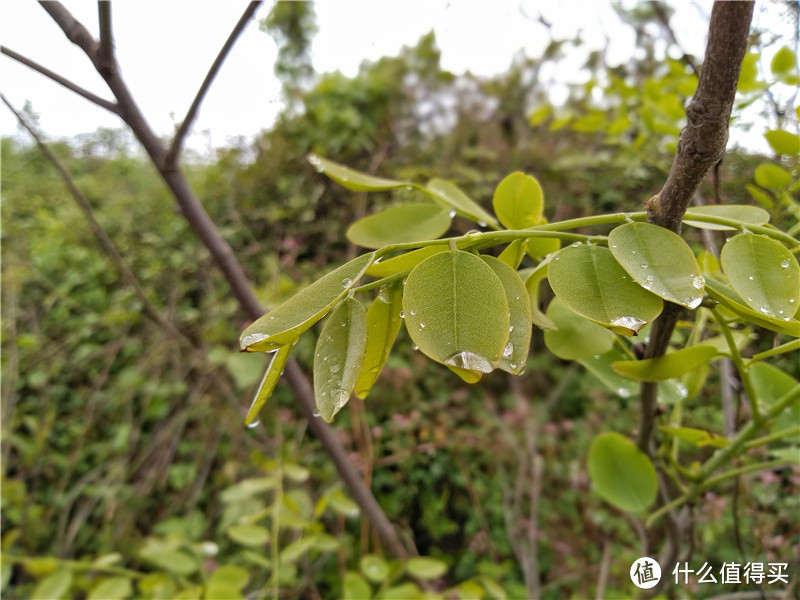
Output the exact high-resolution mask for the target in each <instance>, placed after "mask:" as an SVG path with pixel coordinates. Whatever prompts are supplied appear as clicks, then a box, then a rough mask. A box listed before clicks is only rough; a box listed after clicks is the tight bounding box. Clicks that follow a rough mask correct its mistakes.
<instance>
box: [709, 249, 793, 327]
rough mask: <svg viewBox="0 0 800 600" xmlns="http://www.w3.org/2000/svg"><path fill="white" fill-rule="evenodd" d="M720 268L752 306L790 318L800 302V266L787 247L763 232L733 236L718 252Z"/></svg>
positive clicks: (780, 317) (754, 308) (770, 314)
mask: <svg viewBox="0 0 800 600" xmlns="http://www.w3.org/2000/svg"><path fill="white" fill-rule="evenodd" d="M720 262H721V263H722V270H723V271H724V272H725V275H726V276H727V277H728V281H729V282H730V284H731V287H732V288H733V289H734V291H735V292H736V293H737V294H739V296H741V298H742V299H743V300H744V301H745V302H746V303H747V305H748V306H750V307H751V308H752V309H753V310H757V311H758V312H760V313H761V314H763V315H766V316H767V317H772V318H775V319H781V320H783V321H789V320H790V319H791V317H792V316H794V314H795V313H796V312H797V307H798V304H800V266H798V264H797V259H796V258H795V257H794V255H793V254H792V253H791V252H789V250H787V249H786V247H785V246H784V245H783V244H781V243H779V242H776V241H775V240H773V239H770V238H768V237H766V236H762V235H753V234H740V235H737V236H734V237H732V238H731V239H730V240H728V241H727V242H726V243H725V245H724V246H723V247H722V252H720Z"/></svg>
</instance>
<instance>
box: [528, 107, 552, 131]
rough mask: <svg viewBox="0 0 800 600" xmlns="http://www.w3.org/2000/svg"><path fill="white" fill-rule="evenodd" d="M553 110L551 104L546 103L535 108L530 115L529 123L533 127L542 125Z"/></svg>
mask: <svg viewBox="0 0 800 600" xmlns="http://www.w3.org/2000/svg"><path fill="white" fill-rule="evenodd" d="M552 110H553V109H552V108H551V107H550V105H549V104H545V105H544V106H540V107H539V108H537V109H536V110H534V111H533V112H532V113H531V114H530V115H529V116H528V124H529V125H530V126H531V127H536V126H537V125H540V124H541V123H544V122H545V121H546V120H547V118H548V117H549V116H550V113H551V112H552Z"/></svg>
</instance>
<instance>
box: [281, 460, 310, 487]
mask: <svg viewBox="0 0 800 600" xmlns="http://www.w3.org/2000/svg"><path fill="white" fill-rule="evenodd" d="M283 476H284V477H286V479H288V480H289V481H294V482H295V483H303V482H304V481H308V478H309V477H310V476H311V473H310V472H309V470H308V469H306V468H305V467H303V466H300V465H298V464H295V463H290V462H285V463H283Z"/></svg>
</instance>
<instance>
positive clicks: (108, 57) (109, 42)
mask: <svg viewBox="0 0 800 600" xmlns="http://www.w3.org/2000/svg"><path fill="white" fill-rule="evenodd" d="M97 13H98V20H99V22H100V46H99V48H98V52H97V59H98V60H99V61H100V62H102V63H106V64H110V63H111V61H112V59H113V58H114V36H113V34H112V33H111V2H109V0H100V1H99V2H98V3H97Z"/></svg>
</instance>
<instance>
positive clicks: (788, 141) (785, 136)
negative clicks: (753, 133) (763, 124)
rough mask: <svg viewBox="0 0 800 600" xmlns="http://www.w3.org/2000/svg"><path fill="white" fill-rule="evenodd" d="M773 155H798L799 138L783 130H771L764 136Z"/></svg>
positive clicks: (799, 150)
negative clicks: (773, 152)
mask: <svg viewBox="0 0 800 600" xmlns="http://www.w3.org/2000/svg"><path fill="white" fill-rule="evenodd" d="M764 137H765V138H767V142H769V145H770V146H772V149H773V150H775V154H783V155H786V156H794V155H795V154H800V136H799V135H797V134H796V133H792V132H790V131H786V130H785V129H772V130H770V131H768V132H767V133H765V134H764Z"/></svg>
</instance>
